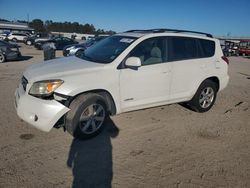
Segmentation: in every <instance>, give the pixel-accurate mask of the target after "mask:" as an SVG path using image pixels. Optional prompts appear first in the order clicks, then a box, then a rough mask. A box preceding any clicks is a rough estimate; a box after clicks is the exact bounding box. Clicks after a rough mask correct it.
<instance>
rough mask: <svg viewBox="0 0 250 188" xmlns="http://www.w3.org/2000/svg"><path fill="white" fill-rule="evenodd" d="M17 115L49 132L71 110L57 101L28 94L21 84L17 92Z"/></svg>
mask: <svg viewBox="0 0 250 188" xmlns="http://www.w3.org/2000/svg"><path fill="white" fill-rule="evenodd" d="M15 107H16V111H17V115H18V116H19V117H20V118H21V119H22V120H24V121H25V122H27V123H29V124H30V125H32V126H34V127H36V128H37V129H40V130H42V131H46V132H49V131H50V130H51V129H52V128H53V126H54V125H55V124H56V122H57V121H58V120H59V119H60V118H61V117H62V116H63V115H64V114H65V113H67V112H68V111H69V110H70V109H69V108H67V107H66V106H64V105H62V104H61V103H59V102H57V101H56V100H43V99H39V98H36V97H33V96H30V95H29V94H27V93H26V92H25V91H24V89H23V87H22V85H21V84H20V85H19V87H18V88H17V90H16V92H15Z"/></svg>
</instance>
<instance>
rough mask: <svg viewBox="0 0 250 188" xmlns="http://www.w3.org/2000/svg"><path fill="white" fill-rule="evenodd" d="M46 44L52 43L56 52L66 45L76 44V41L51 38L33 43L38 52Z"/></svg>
mask: <svg viewBox="0 0 250 188" xmlns="http://www.w3.org/2000/svg"><path fill="white" fill-rule="evenodd" d="M47 42H53V43H54V44H55V46H56V49H57V50H62V49H63V48H64V47H65V46H67V45H71V44H78V42H77V41H75V40H72V39H70V38H67V37H54V38H51V39H48V40H43V41H41V40H39V41H35V48H37V49H38V50H41V49H42V46H43V45H44V44H45V43H47Z"/></svg>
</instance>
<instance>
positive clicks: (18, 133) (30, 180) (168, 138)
mask: <svg viewBox="0 0 250 188" xmlns="http://www.w3.org/2000/svg"><path fill="white" fill-rule="evenodd" d="M21 46H22V47H21V48H20V50H21V52H22V54H23V55H24V58H23V60H22V61H13V62H7V63H4V64H0V118H1V119H0V128H1V129H0V160H1V162H0V187H1V188H8V187H36V188H40V187H62V188H64V187H71V186H73V187H81V188H88V187H90V188H93V187H98V188H101V187H105V188H106V187H107V188H108V187H115V188H137V187H149V188H154V187H157V188H158V187H179V188H188V187H216V188H217V187H231V188H244V187H250V59H247V58H241V57H232V58H230V66H229V69H230V70H229V74H230V77H231V79H230V83H229V85H228V87H227V88H226V89H225V90H223V91H222V92H221V93H219V94H218V98H217V101H216V104H215V106H214V107H213V108H212V109H211V110H210V111H209V112H207V113H203V114H199V113H195V112H193V111H190V110H188V109H186V108H184V107H182V106H180V105H178V104H174V105H168V106H162V107H158V108H151V109H147V110H141V111H136V112H130V113H125V114H122V115H119V116H115V117H112V120H110V121H109V123H108V125H107V127H106V128H105V129H104V131H103V132H102V133H101V134H100V135H98V136H97V137H95V138H93V139H90V140H87V141H77V140H74V139H73V138H72V137H71V136H70V135H69V134H67V133H64V132H63V130H62V129H53V130H52V131H51V132H49V133H44V132H41V131H39V130H37V129H35V128H32V127H30V126H29V125H28V124H26V123H25V122H22V121H21V120H20V119H19V118H18V117H17V115H16V112H15V108H14V91H15V89H16V86H17V84H18V83H19V82H20V78H21V75H22V72H23V71H24V70H25V68H26V67H27V66H28V65H30V64H33V63H38V62H41V61H42V59H43V54H42V51H38V50H35V49H34V48H33V47H27V46H25V45H21ZM57 56H62V52H61V51H59V52H57Z"/></svg>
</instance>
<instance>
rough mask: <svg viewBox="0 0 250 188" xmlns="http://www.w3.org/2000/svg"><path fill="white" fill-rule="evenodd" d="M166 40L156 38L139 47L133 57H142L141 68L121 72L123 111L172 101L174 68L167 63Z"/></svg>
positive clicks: (131, 55) (133, 52)
mask: <svg viewBox="0 0 250 188" xmlns="http://www.w3.org/2000/svg"><path fill="white" fill-rule="evenodd" d="M165 49H166V39H165V38H163V37H155V38H150V39H147V40H145V41H143V42H141V43H140V44H138V45H137V46H136V47H135V48H134V49H133V50H132V51H131V52H130V54H129V57H139V58H140V59H141V63H142V66H141V67H139V68H138V69H136V70H135V69H131V68H124V69H121V71H120V96H121V107H122V111H123V112H124V111H130V110H136V109H141V108H147V107H152V106H157V105H159V104H162V103H164V102H166V101H167V100H168V97H169V94H170V90H169V89H170V80H171V65H170V64H168V63H167V62H166V61H167V60H166V50H165Z"/></svg>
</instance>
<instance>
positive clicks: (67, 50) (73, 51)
mask: <svg viewBox="0 0 250 188" xmlns="http://www.w3.org/2000/svg"><path fill="white" fill-rule="evenodd" d="M107 37H108V36H98V37H95V38H91V39H89V40H87V41H86V42H84V43H81V44H73V45H67V46H65V47H64V48H63V55H64V56H71V55H76V56H79V55H81V54H82V53H83V51H84V50H85V49H86V48H88V47H90V46H92V45H93V44H95V43H97V42H98V41H100V40H102V39H105V38H107Z"/></svg>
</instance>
